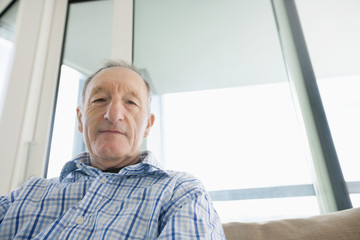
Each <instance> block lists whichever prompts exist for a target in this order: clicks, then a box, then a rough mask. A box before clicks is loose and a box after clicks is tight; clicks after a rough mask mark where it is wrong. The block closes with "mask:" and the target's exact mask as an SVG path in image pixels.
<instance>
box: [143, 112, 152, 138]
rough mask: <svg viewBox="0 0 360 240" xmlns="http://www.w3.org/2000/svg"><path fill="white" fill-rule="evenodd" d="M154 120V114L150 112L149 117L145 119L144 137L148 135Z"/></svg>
mask: <svg viewBox="0 0 360 240" xmlns="http://www.w3.org/2000/svg"><path fill="white" fill-rule="evenodd" d="M154 121H155V116H154V114H152V113H150V115H149V118H148V120H147V125H146V129H145V134H144V138H146V137H147V136H148V135H149V132H150V128H151V127H152V125H154Z"/></svg>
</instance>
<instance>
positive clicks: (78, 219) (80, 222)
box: [75, 217, 84, 224]
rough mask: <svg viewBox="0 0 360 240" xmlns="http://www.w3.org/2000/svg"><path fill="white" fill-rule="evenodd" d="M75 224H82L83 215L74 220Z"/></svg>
mask: <svg viewBox="0 0 360 240" xmlns="http://www.w3.org/2000/svg"><path fill="white" fill-rule="evenodd" d="M75 222H76V224H82V223H83V222H84V218H83V217H78V218H77V219H76V220H75Z"/></svg>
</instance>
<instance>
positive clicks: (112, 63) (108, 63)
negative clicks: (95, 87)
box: [81, 60, 151, 112]
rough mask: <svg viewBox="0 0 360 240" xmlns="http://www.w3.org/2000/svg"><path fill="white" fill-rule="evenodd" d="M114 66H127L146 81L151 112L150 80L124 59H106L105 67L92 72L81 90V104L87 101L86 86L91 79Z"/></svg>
mask: <svg viewBox="0 0 360 240" xmlns="http://www.w3.org/2000/svg"><path fill="white" fill-rule="evenodd" d="M113 67H123V68H127V69H129V70H131V71H133V72H135V73H137V74H138V75H139V76H140V77H141V79H142V80H143V81H144V83H145V85H146V88H147V91H148V112H150V108H151V87H150V84H149V82H148V81H147V80H146V79H145V76H144V74H143V73H142V72H141V71H140V70H139V69H138V68H136V67H135V66H134V65H131V64H129V63H127V62H125V61H122V60H109V61H106V62H105V63H104V64H103V67H101V68H100V69H99V70H97V71H96V72H95V73H93V74H91V75H90V76H89V77H88V78H87V79H86V80H85V82H84V85H83V89H82V92H81V97H82V99H81V106H84V101H85V94H86V88H87V86H88V85H89V83H90V81H91V80H92V79H93V78H94V77H95V76H96V75H97V74H98V73H99V72H101V71H102V70H105V69H109V68H113Z"/></svg>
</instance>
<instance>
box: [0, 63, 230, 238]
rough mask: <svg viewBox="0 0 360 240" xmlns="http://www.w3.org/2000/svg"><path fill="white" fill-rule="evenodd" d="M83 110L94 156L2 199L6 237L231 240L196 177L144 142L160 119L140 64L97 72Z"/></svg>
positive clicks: (0, 228) (0, 229) (0, 217)
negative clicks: (170, 165)
mask: <svg viewBox="0 0 360 240" xmlns="http://www.w3.org/2000/svg"><path fill="white" fill-rule="evenodd" d="M82 97H83V99H82V103H81V106H80V107H78V108H77V119H78V129H79V131H80V132H81V133H82V134H83V137H84V141H85V144H86V146H87V149H88V153H82V154H80V155H78V156H76V157H75V158H74V159H73V160H71V161H69V162H68V163H66V165H65V166H64V168H63V170H62V171H61V175H60V177H59V178H55V179H42V178H32V179H30V180H29V181H28V182H27V183H25V184H24V185H23V186H21V187H20V188H19V189H17V190H15V191H13V192H12V193H10V194H9V195H8V196H5V197H1V201H0V239H225V237H224V233H223V229H222V226H221V223H220V220H219V217H218V215H217V213H216V211H215V210H214V208H213V206H212V203H211V200H210V198H209V195H208V194H207V192H206V191H205V189H204V187H203V186H202V184H201V183H200V182H199V180H197V179H196V178H194V177H192V176H190V175H189V174H186V173H180V172H174V171H166V170H164V169H162V168H160V166H159V164H158V163H157V161H156V159H155V158H154V156H153V155H152V154H151V152H149V151H145V152H141V151H140V145H141V143H142V141H143V139H144V138H145V137H147V135H148V134H149V131H150V128H151V126H152V125H153V123H154V115H153V114H151V113H150V99H151V96H150V87H149V84H148V83H147V82H146V81H145V80H144V78H142V77H141V74H140V72H139V71H137V70H136V69H135V68H134V67H133V66H130V65H127V64H124V63H121V62H109V63H108V64H107V65H105V67H104V68H102V69H100V70H99V71H97V72H96V73H94V74H93V75H92V76H90V77H89V78H88V79H87V80H86V82H85V84H84V89H83V93H82Z"/></svg>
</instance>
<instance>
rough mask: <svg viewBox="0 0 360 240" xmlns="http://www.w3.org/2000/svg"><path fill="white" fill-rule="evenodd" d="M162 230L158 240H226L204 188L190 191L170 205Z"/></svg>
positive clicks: (162, 220) (161, 225)
mask: <svg viewBox="0 0 360 240" xmlns="http://www.w3.org/2000/svg"><path fill="white" fill-rule="evenodd" d="M185 190H186V188H185ZM160 228H161V229H160V235H159V237H158V239H213V240H217V239H225V235H224V231H223V228H222V224H221V221H220V218H219V216H218V214H217V213H216V211H215V209H214V207H213V205H212V202H211V199H210V196H209V195H208V193H207V192H206V191H205V190H204V189H202V188H193V189H190V190H188V191H186V192H185V194H183V196H181V197H178V198H177V199H176V200H175V201H173V202H171V203H169V208H168V209H167V211H166V213H165V214H164V216H163V217H162V219H161V221H160Z"/></svg>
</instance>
